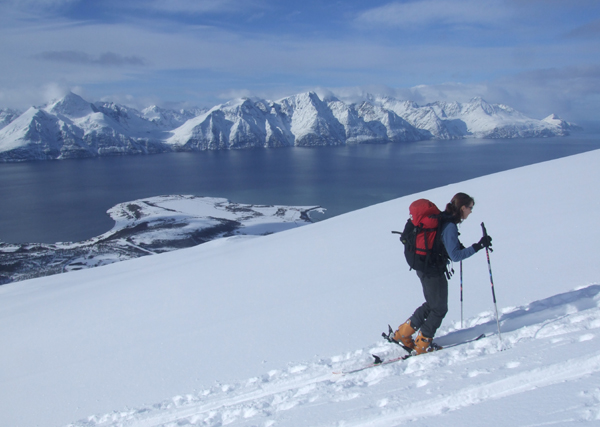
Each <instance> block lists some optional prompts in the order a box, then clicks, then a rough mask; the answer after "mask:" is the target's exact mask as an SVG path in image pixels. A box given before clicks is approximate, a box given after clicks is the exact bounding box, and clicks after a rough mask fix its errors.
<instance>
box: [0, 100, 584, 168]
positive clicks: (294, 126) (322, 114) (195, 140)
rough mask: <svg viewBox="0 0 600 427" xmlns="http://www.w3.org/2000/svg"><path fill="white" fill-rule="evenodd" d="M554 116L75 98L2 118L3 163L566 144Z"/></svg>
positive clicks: (391, 103)
mask: <svg viewBox="0 0 600 427" xmlns="http://www.w3.org/2000/svg"><path fill="white" fill-rule="evenodd" d="M576 129H579V127H578V126H577V125H574V124H572V123H569V122H566V121H564V120H562V119H561V118H559V117H557V116H556V115H554V114H551V115H549V116H548V117H546V118H545V119H543V120H537V119H532V118H530V117H527V116H525V115H524V114H522V113H520V112H518V111H516V110H514V109H512V108H511V107H508V106H506V105H502V104H489V103H487V102H486V101H484V100H483V99H482V98H473V99H472V100H471V101H469V102H467V103H459V102H435V103H431V104H427V105H423V106H420V105H418V104H417V103H415V102H412V101H401V100H398V99H395V98H391V97H387V96H375V95H367V96H365V97H364V99H363V100H362V101H361V102H356V103H345V102H343V101H341V100H339V99H337V98H335V97H327V98H324V99H321V98H319V96H318V95H317V94H316V93H314V92H307V93H301V94H298V95H294V96H290V97H287V98H283V99H281V100H279V101H276V102H274V101H267V100H263V99H256V98H241V99H236V100H232V101H230V102H227V103H225V104H221V105H218V106H215V107H213V108H211V109H192V110H179V111H175V110H167V109H163V108H159V107H157V106H151V107H148V108H146V109H144V110H142V111H138V110H136V109H133V108H130V107H127V106H124V105H118V104H114V103H110V102H96V103H90V102H87V101H86V100H84V99H83V98H81V97H80V96H79V95H76V94H74V93H69V94H67V95H66V96H65V97H63V98H62V99H59V100H56V101H54V102H51V103H49V104H48V105H45V106H42V107H31V108H29V109H28V110H27V111H25V112H24V113H21V112H18V111H15V110H0V162H19V161H31V160H53V159H68V158H83V157H97V156H114V155H129V154H153V153H163V152H173V151H202V150H232V149H244V148H274V147H289V146H297V147H306V146H331V145H348V144H382V143H399V142H414V141H422V140H430V139H439V140H445V139H460V138H469V137H471V138H530V137H552V136H565V135H568V134H569V132H570V131H572V130H576Z"/></svg>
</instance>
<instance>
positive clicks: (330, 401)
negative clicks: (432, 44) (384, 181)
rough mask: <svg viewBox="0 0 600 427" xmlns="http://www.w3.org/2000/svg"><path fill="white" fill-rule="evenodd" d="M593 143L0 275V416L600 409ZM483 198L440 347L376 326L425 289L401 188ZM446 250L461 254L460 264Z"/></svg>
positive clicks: (48, 419) (535, 414) (410, 417)
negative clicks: (134, 252) (173, 244)
mask: <svg viewBox="0 0 600 427" xmlns="http://www.w3.org/2000/svg"><path fill="white" fill-rule="evenodd" d="M599 161H600V151H593V152H589V153H585V154H580V155H576V156H571V157H567V158H563V159H559V160H554V161H551V162H546V163H540V164H536V165H532V166H528V167H524V168H519V169H514V170H511V171H506V172H502V173H498V174H493V175H489V176H486V177H482V178H478V179H474V180H469V181H465V182H461V183H457V184H451V185H447V186H444V187H441V188H436V189H433V190H429V191H425V192H422V193H418V194H414V195H411V196H408V197H403V198H400V199H396V200H392V201H389V202H386V203H382V204H379V205H375V206H371V207H369V208H366V209H362V210H359V211H355V212H352V213H349V214H346V215H342V216H338V217H334V218H331V219H328V220H324V221H321V222H318V223H315V224H311V225H307V226H304V227H299V228H294V229H291V230H288V231H283V232H280V233H276V234H272V235H269V236H261V237H239V236H236V237H231V238H225V239H220V240H215V241H212V242H210V243H206V244H203V245H200V246H196V247H193V248H189V249H183V250H179V251H173V252H168V253H164V254H160V255H154V256H148V257H143V258H138V259H134V260H131V261H125V262H121V263H117V264H112V265H108V266H105V267H99V268H95V269H90V270H82V271H77V272H71V273H67V274H61V275H55V276H51V277H46V278H38V279H33V280H28V281H24V282H19V283H14V284H8V285H4V286H1V287H0V300H1V301H2V305H1V306H0V342H2V343H3V348H4V349H5V350H4V351H3V352H0V366H2V370H0V384H1V386H0V425H3V426H4V425H6V426H36V425H37V426H64V425H72V426H78V427H83V426H88V427H89V426H180V425H200V426H222V425H230V426H278V425H279V426H292V427H300V426H367V425H368V426H392V425H403V424H408V423H411V422H418V423H421V424H423V425H433V424H434V423H435V424H441V425H445V426H462V425H486V426H487V425H489V426H504V425H520V426H533V425H536V426H537V425H567V424H571V423H579V424H583V425H598V423H599V420H600V386H599V384H600V285H599V284H598V283H599V281H598V278H599V277H600V264H599V263H598V262H597V259H598V249H597V244H596V242H597V241H598V240H599V238H600V228H598V227H595V226H594V220H593V219H594V218H596V216H597V212H598V208H599V204H600V194H599V193H600V188H599V187H598V186H597V185H596V183H598V182H599V181H600V170H599V168H598V167H597V165H598V163H599ZM458 191H464V192H467V193H469V194H470V195H472V196H474V198H475V200H476V204H475V208H474V211H473V214H472V215H471V216H470V217H469V219H468V220H467V221H466V222H465V223H464V224H463V225H462V226H461V230H460V231H461V240H462V241H463V243H465V244H471V243H473V242H475V241H477V240H478V239H479V237H480V236H481V228H480V226H479V224H480V222H482V221H485V225H486V228H487V230H488V232H489V233H490V235H491V236H492V237H493V239H494V241H493V243H494V252H493V253H491V254H490V260H491V265H492V270H493V275H494V276H493V278H494V283H495V287H496V296H497V299H498V308H499V311H500V315H501V326H502V342H500V341H499V339H498V336H497V335H495V334H494V333H495V330H496V320H495V317H494V314H493V304H492V297H491V291H490V278H489V272H488V265H487V261H486V258H485V253H484V252H479V253H478V254H476V255H475V256H473V257H472V258H470V259H468V260H466V261H465V262H464V308H465V320H466V321H465V327H464V329H460V301H459V293H458V288H459V283H458V275H456V276H455V277H454V278H453V279H452V280H451V282H450V300H449V305H450V311H449V313H448V316H447V317H446V319H445V321H444V323H443V325H442V328H441V330H440V331H438V338H437V339H436V341H437V342H439V343H440V344H441V345H444V344H449V343H453V342H457V341H460V340H462V339H464V338H466V337H471V336H475V335H477V334H478V333H481V332H485V333H487V334H489V335H490V336H488V337H486V338H484V339H482V340H480V341H476V342H472V343H469V344H465V345H462V346H457V347H453V348H448V349H446V350H442V351H440V352H437V353H433V354H428V355H423V356H418V357H413V358H410V359H408V360H406V361H403V362H398V363H395V364H390V365H386V366H382V367H376V368H372V369H368V370H365V371H361V372H358V373H355V374H348V375H339V374H333V372H334V371H336V372H337V371H340V370H346V369H352V368H355V367H360V366H362V365H364V364H367V363H369V362H370V361H371V360H372V358H371V354H378V355H380V356H382V357H383V358H388V357H390V358H391V357H394V356H397V355H400V354H402V350H401V349H400V348H398V347H394V346H393V345H392V344H389V343H386V342H385V341H384V340H382V339H381V337H380V334H381V332H383V331H385V330H386V329H387V324H388V323H390V324H391V325H392V327H396V326H397V325H398V324H399V323H401V322H403V321H404V320H406V318H407V317H408V316H409V315H410V314H411V313H412V311H413V310H414V308H415V307H416V306H417V305H419V304H421V302H422V295H421V290H420V285H419V283H418V279H417V278H416V275H415V274H414V272H410V271H408V267H407V266H406V264H405V262H404V260H403V255H402V247H401V244H400V243H399V242H398V240H397V237H396V236H395V235H392V234H391V233H390V231H391V230H398V229H400V228H401V227H402V226H403V224H404V222H405V220H406V217H407V215H408V205H409V204H410V202H411V201H412V200H414V199H416V198H420V197H426V198H429V199H431V200H433V201H434V202H435V203H436V204H438V206H443V205H444V204H445V203H446V202H447V201H448V200H449V199H450V198H451V196H452V195H453V194H455V193H456V192H458ZM456 268H457V266H456V265H455V269H456Z"/></svg>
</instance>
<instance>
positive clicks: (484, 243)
mask: <svg viewBox="0 0 600 427" xmlns="http://www.w3.org/2000/svg"><path fill="white" fill-rule="evenodd" d="M491 246H492V237H491V236H483V237H482V238H481V240H479V242H477V243H473V249H475V252H479V251H480V250H481V249H483V248H489V247H491Z"/></svg>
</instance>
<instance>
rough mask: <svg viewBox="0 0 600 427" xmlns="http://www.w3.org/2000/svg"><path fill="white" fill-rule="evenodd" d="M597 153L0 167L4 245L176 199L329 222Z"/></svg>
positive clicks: (330, 152) (480, 150) (336, 154)
mask: <svg viewBox="0 0 600 427" xmlns="http://www.w3.org/2000/svg"><path fill="white" fill-rule="evenodd" d="M598 148H600V137H599V136H597V135H578V136H574V137H564V138H543V139H542V138H540V139H512V140H482V139H464V140H455V141H421V142H416V143H396V144H385V145H357V146H343V147H319V148H298V147H294V148H279V149H253V150H239V151H215V152H197V153H169V154H160V155H151V156H124V157H104V158H93V159H77V160H63V161H42V162H28V163H18V164H14V163H13V164H0V200H1V201H2V208H1V209H0V241H4V242H10V243H24V242H36V243H54V242H58V241H79V240H85V239H88V238H91V237H93V236H96V235H99V234H102V233H104V232H106V231H108V230H109V229H110V228H112V226H113V221H112V220H111V219H110V217H109V216H108V215H107V214H106V211H107V210H108V209H109V208H111V207H112V206H114V205H116V204H117V203H122V202H126V201H131V200H135V199H139V198H146V197H152V196H159V195H167V194H192V195H197V196H212V197H224V198H227V199H229V200H231V201H233V202H239V203H249V204H269V205H271V204H279V205H297V206H313V205H314V206H316V205H319V206H322V207H323V208H325V209H327V211H326V213H325V214H324V215H319V214H314V215H313V219H315V220H320V219H323V218H328V217H331V216H335V215H339V214H342V213H345V212H349V211H352V210H355V209H359V208H362V207H366V206H369V205H373V204H376V203H380V202H383V201H386V200H390V199H394V198H397V197H401V196H404V195H407V194H411V193H415V192H418V191H423V190H427V189H430V188H434V187H438V186H442V185H446V184H450V183H455V182H459V181H463V180H466V179H470V178H475V177H478V176H482V175H487V174H490V173H494V172H499V171H502V170H507V169H511V168H515V167H519V166H525V165H528V164H532V163H537V162H541V161H546V160H551V159H556V158H559V157H564V156H568V155H571V154H577V153H581V152H585V151H589V150H593V149H598ZM582 172H583V171H582ZM540 179H554V177H540ZM450 196H451V195H450V194H449V195H448V197H450ZM473 196H474V197H475V198H477V195H476V194H474V195H473ZM398 214H399V215H403V214H404V213H400V212H399V213H398ZM374 220H376V219H374ZM401 222H403V220H402V221H400V223H401ZM348 232H349V233H352V230H348Z"/></svg>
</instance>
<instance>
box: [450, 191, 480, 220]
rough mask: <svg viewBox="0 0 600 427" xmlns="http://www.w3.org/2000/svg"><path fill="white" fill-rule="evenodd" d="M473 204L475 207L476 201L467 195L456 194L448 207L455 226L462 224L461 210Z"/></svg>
mask: <svg viewBox="0 0 600 427" xmlns="http://www.w3.org/2000/svg"><path fill="white" fill-rule="evenodd" d="M471 203H473V205H475V199H474V198H472V197H471V196H469V195H468V194H465V193H456V194H455V195H454V197H453V198H452V200H450V203H448V204H447V205H446V210H445V211H444V212H446V213H447V214H448V215H449V216H450V217H451V221H452V222H453V223H455V224H458V223H459V222H462V213H461V211H460V208H462V207H463V206H469V205H470V204H471Z"/></svg>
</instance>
